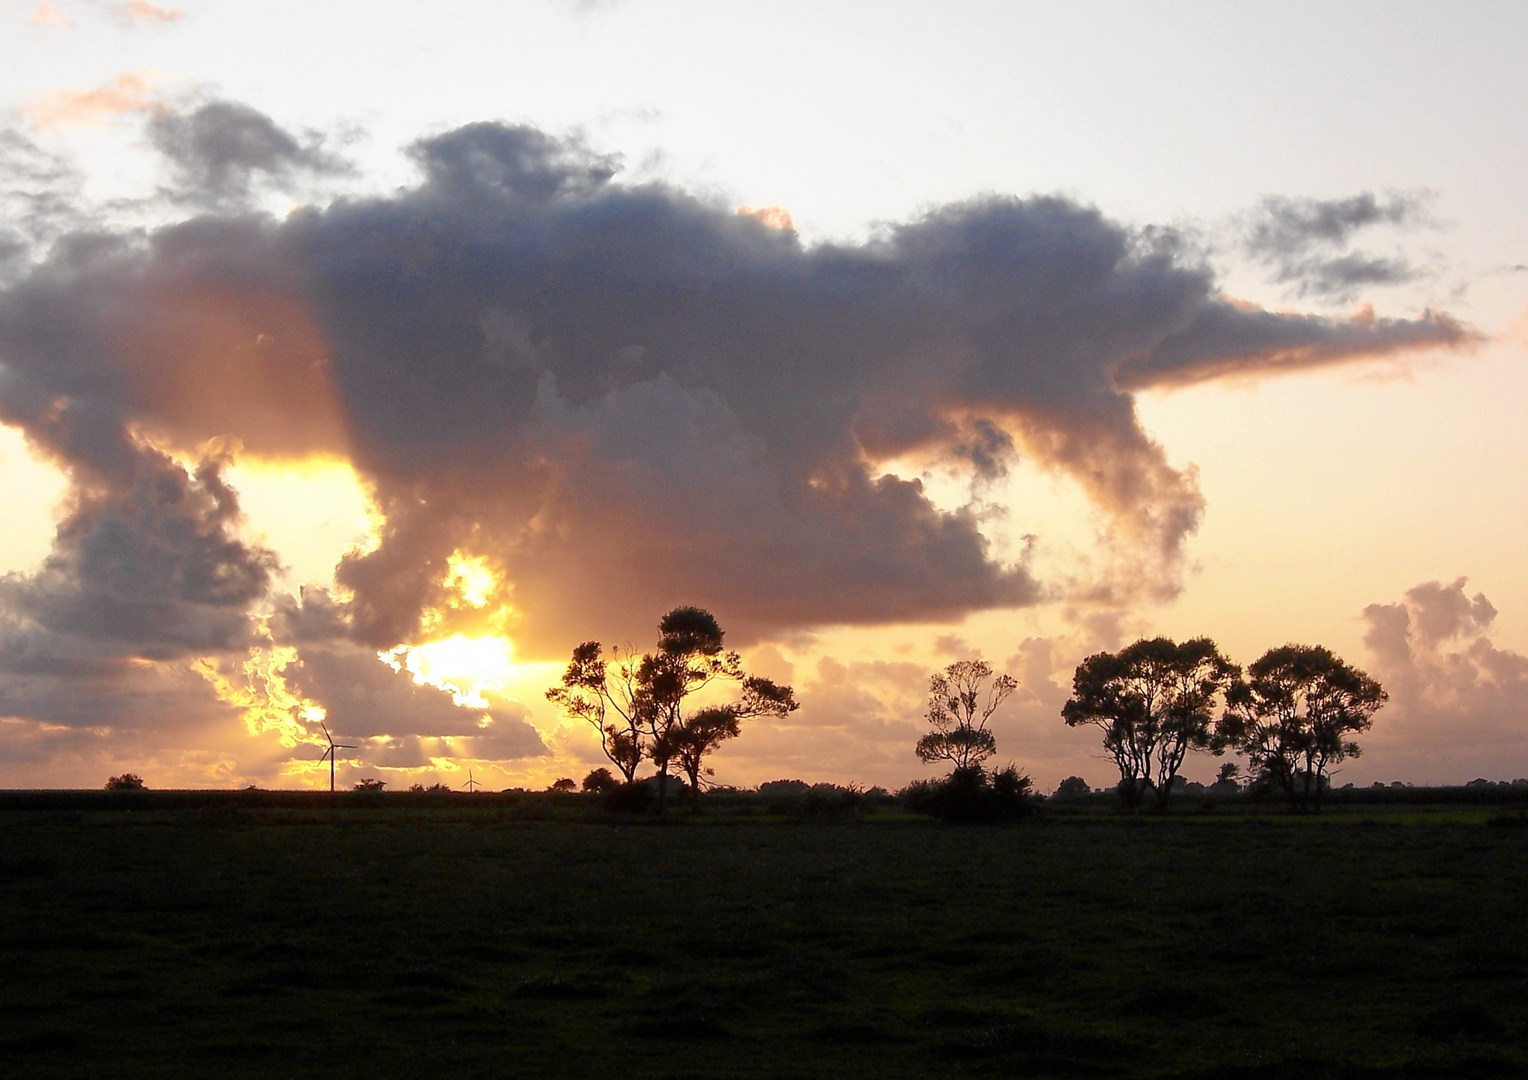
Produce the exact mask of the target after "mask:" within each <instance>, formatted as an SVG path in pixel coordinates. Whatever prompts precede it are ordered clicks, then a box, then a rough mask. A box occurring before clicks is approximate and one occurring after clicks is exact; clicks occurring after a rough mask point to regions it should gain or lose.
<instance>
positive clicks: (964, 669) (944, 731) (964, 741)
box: [916, 660, 1019, 772]
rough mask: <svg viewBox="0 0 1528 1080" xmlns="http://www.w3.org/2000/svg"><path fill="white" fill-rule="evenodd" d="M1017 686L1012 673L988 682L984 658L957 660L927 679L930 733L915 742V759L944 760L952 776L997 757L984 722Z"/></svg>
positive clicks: (989, 671) (989, 668) (988, 666)
mask: <svg viewBox="0 0 1528 1080" xmlns="http://www.w3.org/2000/svg"><path fill="white" fill-rule="evenodd" d="M988 679H992V683H991V685H990V686H987V685H986V683H987V680H988ZM1018 687H1019V683H1018V680H1017V679H1015V678H1014V677H1013V676H1012V675H999V676H997V677H996V678H993V677H992V665H991V664H989V663H987V662H986V661H985V660H960V661H957V662H956V663H953V664H951V665H950V666H949V667H947V668H945V669H944V670H943V671H941V672H939V673H938V674H936V675H932V676H930V677H929V687H928V712H927V714H926V715H927V718H928V722H929V725H930V726H931V727H932V729H933V730H931V731H930V732H929V733H928V734H927V735H925V736H923V737H922V738H921V739H919V740H918V745H917V747H916V753H917V755H918V759H919V760H920V761H926V762H934V761H948V762H950V763H951V765H953V766H954V769H955V771H956V772H961V771H963V770H966V769H970V768H979V767H980V766H981V764H982V762H984V761H986V760H987V759H988V758H989V757H991V756H992V755H993V754H995V753H997V739H996V738H995V737H994V736H993V734H992V732H990V731H988V730H987V721H988V720H989V719H991V717H992V714H993V713H994V712H996V711H997V707H998V706H999V705H1001V704H1002V703H1003V702H1004V701H1006V700H1007V699H1008V696H1009V695H1010V694H1012V693H1013V692H1014V691H1015V690H1017V689H1018Z"/></svg>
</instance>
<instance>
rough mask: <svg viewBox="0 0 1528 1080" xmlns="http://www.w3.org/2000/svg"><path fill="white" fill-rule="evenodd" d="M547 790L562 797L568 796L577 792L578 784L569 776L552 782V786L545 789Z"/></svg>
mask: <svg viewBox="0 0 1528 1080" xmlns="http://www.w3.org/2000/svg"><path fill="white" fill-rule="evenodd" d="M547 790H548V791H555V792H558V793H560V794H563V795H568V794H571V793H573V792H575V791H577V790H578V784H577V783H576V782H575V781H574V779H573V778H572V777H571V776H564V777H561V778H559V779H557V780H553V781H552V786H551V787H549V788H547Z"/></svg>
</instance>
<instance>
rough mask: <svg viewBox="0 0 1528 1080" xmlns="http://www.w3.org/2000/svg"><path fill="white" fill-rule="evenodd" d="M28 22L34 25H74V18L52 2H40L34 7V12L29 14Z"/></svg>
mask: <svg viewBox="0 0 1528 1080" xmlns="http://www.w3.org/2000/svg"><path fill="white" fill-rule="evenodd" d="M27 22H29V23H31V24H32V25H34V26H73V25H74V20H73V19H71V18H70V17H69V13H68V12H65V11H60V10H59V9H58V8H56V7H54V6H53V5H52V4H38V5H37V6H36V7H35V8H33V9H32V14H30V15H28V16H27Z"/></svg>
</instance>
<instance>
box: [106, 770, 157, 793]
mask: <svg viewBox="0 0 1528 1080" xmlns="http://www.w3.org/2000/svg"><path fill="white" fill-rule="evenodd" d="M147 789H148V785H147V784H145V783H144V782H143V777H141V776H139V775H138V774H137V773H130V772H125V773H123V774H122V775H121V776H113V777H112V778H111V779H110V780H108V781H106V790H107V791H145V790H147Z"/></svg>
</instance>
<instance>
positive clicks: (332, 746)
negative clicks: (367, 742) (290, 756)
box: [318, 720, 355, 795]
mask: <svg viewBox="0 0 1528 1080" xmlns="http://www.w3.org/2000/svg"><path fill="white" fill-rule="evenodd" d="M318 726H319V727H321V728H323V729H324V738H326V739H328V740H329V749H327V750H325V751H324V752H323V753H322V754H320V755H319V756H318V760H319V761H323V760H324V758H328V759H329V794H331V795H333V794H334V752H335V751H336V750H354V749H355V747H354V746H352V745H351V744H350V743H337V742H335V741H334V736H333V735H330V734H329V726H328V725H327V724H325V723H324V722H323V721H322V720H320V721H319V722H318Z"/></svg>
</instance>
